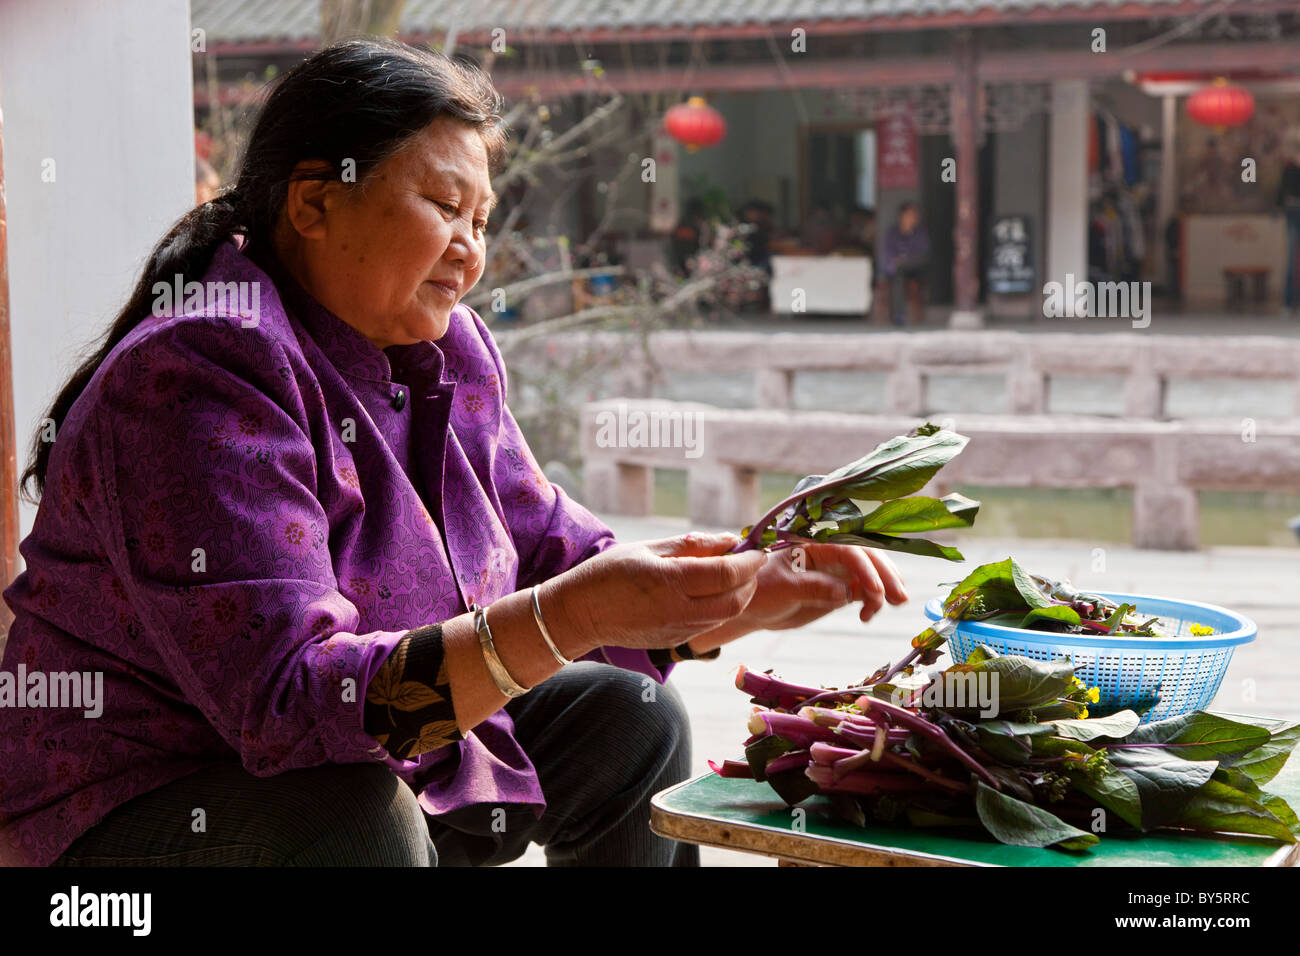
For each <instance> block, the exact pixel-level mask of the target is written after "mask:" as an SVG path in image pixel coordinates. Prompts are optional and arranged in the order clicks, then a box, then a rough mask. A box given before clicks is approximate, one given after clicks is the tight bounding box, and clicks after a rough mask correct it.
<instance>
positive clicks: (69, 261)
mask: <svg viewBox="0 0 1300 956" xmlns="http://www.w3.org/2000/svg"><path fill="white" fill-rule="evenodd" d="M189 7H190V5H189V4H188V3H177V2H176V0H132V2H131V3H120V2H115V0H42V2H40V3H0V104H2V105H3V109H4V137H5V144H4V160H5V188H6V202H7V205H8V217H9V237H8V238H9V304H10V317H11V322H12V334H13V366H14V418H15V426H16V429H17V437H18V441H19V469H20V470H21V469H22V468H23V467H25V466H26V459H27V445H28V443H29V442H30V441H31V437H32V432H33V429H34V428H35V425H36V423H37V421H38V419H39V418H40V416H41V415H42V414H44V411H45V408H46V406H47V405H48V404H49V402H50V401H51V399H53V397H54V393H55V391H56V390H57V389H58V387H59V386H61V385H62V384H63V381H64V379H65V378H66V376H67V375H68V373H69V372H71V370H72V364H73V357H74V354H75V353H76V352H78V351H80V350H81V349H82V347H84V346H85V345H86V344H87V343H88V342H90V341H91V340H92V339H95V338H98V337H99V336H100V335H101V334H102V333H103V332H104V330H105V329H106V328H107V326H108V324H109V322H110V320H111V319H112V317H113V315H114V314H115V312H116V310H117V309H118V308H119V307H120V306H121V304H122V303H123V302H124V301H126V298H127V296H128V295H129V293H130V290H131V288H132V286H133V285H134V284H135V281H136V279H137V278H139V271H140V269H141V267H142V266H143V264H144V257H145V256H146V255H147V254H148V252H149V250H150V249H151V248H153V246H154V244H155V243H156V242H157V241H158V240H159V239H161V238H162V237H163V234H164V233H165V232H166V230H167V228H168V227H169V226H170V225H171V224H172V223H173V222H174V221H175V220H176V219H178V218H179V217H180V216H181V215H183V214H184V212H185V211H186V209H188V208H189V207H191V206H192V205H193V204H194V95H193V90H192V86H193V83H192V66H191V59H190V58H191V53H190V10H189ZM35 516H36V509H34V508H32V507H31V506H30V505H27V504H26V503H24V504H22V505H21V508H20V514H19V525H20V529H21V534H22V535H24V536H26V535H27V534H28V533H29V532H30V530H31V526H32V521H33V519H34V518H35ZM5 583H7V582H5ZM0 586H3V585H0Z"/></svg>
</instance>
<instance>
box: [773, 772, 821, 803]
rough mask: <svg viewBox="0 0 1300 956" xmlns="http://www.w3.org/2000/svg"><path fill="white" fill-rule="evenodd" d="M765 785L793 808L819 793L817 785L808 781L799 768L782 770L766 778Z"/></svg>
mask: <svg viewBox="0 0 1300 956" xmlns="http://www.w3.org/2000/svg"><path fill="white" fill-rule="evenodd" d="M767 785H768V786H769V787H771V788H772V789H773V790H775V791H776V795H777V796H778V797H780V798H781V799H782V800H784V801H785V802H786V803H788V804H789V805H790V806H794V805H795V804H796V803H800V802H802V801H804V800H807V799H808V798H809V797H811V796H812V795H813V794H815V793H817V792H819V788H818V786H817V784H815V783H813V782H812V781H811V780H809V779H808V777H807V775H806V774H805V773H804V772H803V770H802V769H800V768H799V767H792V768H791V769H789V770H782V771H781V772H780V773H776V774H772V775H771V776H770V777H768V778H767Z"/></svg>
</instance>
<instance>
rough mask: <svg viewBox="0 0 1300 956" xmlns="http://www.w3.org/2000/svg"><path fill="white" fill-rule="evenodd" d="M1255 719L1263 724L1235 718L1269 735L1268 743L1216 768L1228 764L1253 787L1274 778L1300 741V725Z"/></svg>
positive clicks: (1229, 759) (1224, 760)
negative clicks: (1248, 778) (1249, 780)
mask: <svg viewBox="0 0 1300 956" xmlns="http://www.w3.org/2000/svg"><path fill="white" fill-rule="evenodd" d="M1259 719H1260V721H1262V722H1266V723H1259V724H1255V723H1254V721H1252V720H1251V719H1250V718H1246V717H1242V718H1239V722H1242V723H1245V722H1250V723H1252V725H1253V726H1259V727H1263V728H1264V729H1265V730H1267V731H1268V732H1269V738H1268V740H1267V741H1266V742H1265V743H1262V744H1260V745H1259V746H1258V747H1256V748H1255V749H1254V750H1251V751H1249V752H1248V753H1245V754H1243V755H1242V756H1240V757H1236V758H1227V759H1223V760H1220V765H1223V764H1229V765H1231V766H1232V767H1233V768H1235V769H1237V770H1240V771H1241V772H1242V773H1244V774H1246V775H1247V776H1249V777H1250V778H1251V779H1252V780H1254V781H1255V782H1256V783H1257V784H1265V783H1268V782H1269V781H1270V780H1272V779H1273V778H1274V777H1276V776H1277V773H1278V771H1279V770H1281V769H1282V767H1283V766H1285V765H1286V761H1287V758H1288V757H1290V756H1291V751H1292V749H1293V748H1294V747H1295V745H1296V741H1297V740H1300V723H1288V722H1286V721H1280V720H1269V719H1268V718H1259Z"/></svg>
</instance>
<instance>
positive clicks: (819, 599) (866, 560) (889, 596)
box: [740, 542, 907, 631]
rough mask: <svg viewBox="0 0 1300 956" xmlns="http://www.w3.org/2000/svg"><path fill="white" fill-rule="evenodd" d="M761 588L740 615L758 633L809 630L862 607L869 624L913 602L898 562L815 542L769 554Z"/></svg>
mask: <svg viewBox="0 0 1300 956" xmlns="http://www.w3.org/2000/svg"><path fill="white" fill-rule="evenodd" d="M757 583H758V587H757V589H756V590H755V592H754V597H753V598H752V599H751V600H750V602H749V605H748V606H747V607H746V608H745V610H744V612H743V613H742V614H741V615H740V617H741V618H742V619H743V621H744V623H745V624H746V625H747V626H748V628H750V629H752V630H756V631H757V630H767V631H779V630H788V629H790V628H796V627H803V626H804V625H805V624H808V623H809V622H811V621H815V620H817V619H818V618H819V617H822V616H823V615H825V614H827V613H829V612H830V611H834V610H836V609H837V608H841V607H843V606H844V605H845V604H850V603H854V602H857V601H861V602H862V610H861V612H860V613H859V614H858V617H859V618H861V619H862V621H863V622H864V623H865V622H867V621H869V620H871V618H872V617H874V616H875V614H876V612H877V611H879V610H880V609H881V608H882V607H884V606H885V602H886V601H888V602H889V603H890V604H902V603H903V602H904V601H906V600H907V591H906V590H905V589H904V588H903V579H902V577H901V576H899V573H898V569H897V568H895V567H894V562H892V561H891V560H889V558H888V557H887V556H886V555H885V554H884V553H883V552H881V551H876V550H874V549H872V548H859V547H855V546H850V545H842V544H819V543H815V542H809V543H808V544H803V545H799V546H797V547H793V548H783V549H782V550H780V551H773V552H771V553H769V554H768V557H767V564H766V565H765V566H764V567H763V569H762V570H761V571H759V572H758V578H757Z"/></svg>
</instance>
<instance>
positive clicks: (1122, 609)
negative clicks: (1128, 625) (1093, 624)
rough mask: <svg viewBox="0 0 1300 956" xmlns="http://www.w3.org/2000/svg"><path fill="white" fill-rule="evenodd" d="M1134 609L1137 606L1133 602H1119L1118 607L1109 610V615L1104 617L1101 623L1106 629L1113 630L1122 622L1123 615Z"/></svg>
mask: <svg viewBox="0 0 1300 956" xmlns="http://www.w3.org/2000/svg"><path fill="white" fill-rule="evenodd" d="M1136 609H1137V606H1136V605H1134V604H1121V605H1120V606H1119V607H1117V608H1115V610H1114V611H1112V612H1111V615H1110V617H1108V618H1106V620H1104V621H1102V623H1103V624H1104V625H1105V626H1106V628H1107V629H1108V630H1110V631H1111V632H1114V630H1115V629H1116V628H1117V627H1119V626H1120V625H1121V624H1123V623H1124V618H1125V616H1126V615H1128V614H1130V613H1132V612H1133V611H1135V610H1136Z"/></svg>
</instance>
